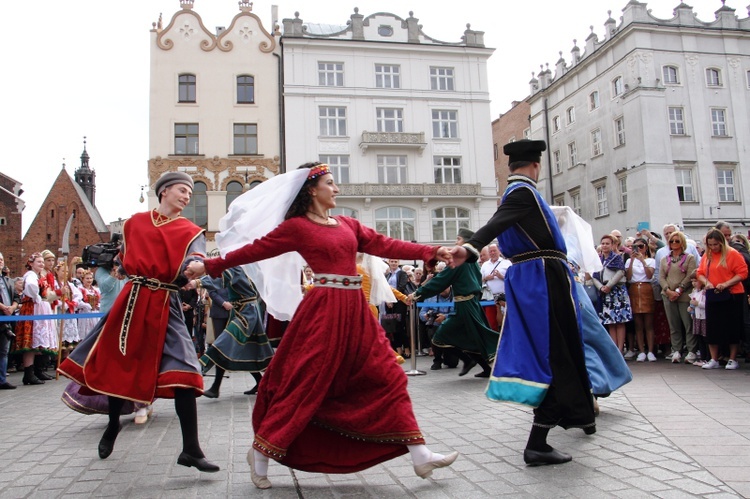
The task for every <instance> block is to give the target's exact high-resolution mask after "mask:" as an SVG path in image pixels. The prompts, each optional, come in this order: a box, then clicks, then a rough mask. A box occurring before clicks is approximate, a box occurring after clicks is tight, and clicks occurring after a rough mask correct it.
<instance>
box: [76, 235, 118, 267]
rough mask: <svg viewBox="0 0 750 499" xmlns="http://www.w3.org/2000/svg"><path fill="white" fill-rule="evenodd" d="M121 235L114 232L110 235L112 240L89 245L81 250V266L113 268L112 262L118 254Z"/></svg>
mask: <svg viewBox="0 0 750 499" xmlns="http://www.w3.org/2000/svg"><path fill="white" fill-rule="evenodd" d="M121 240H122V234H119V233H117V232H115V233H114V234H112V240H111V241H110V242H108V243H96V244H90V245H88V246H85V247H84V248H83V254H82V255H81V258H82V259H83V262H82V263H83V264H84V265H86V266H88V267H104V268H108V269H111V268H112V267H113V266H114V260H115V257H116V256H117V254H118V253H120V244H121Z"/></svg>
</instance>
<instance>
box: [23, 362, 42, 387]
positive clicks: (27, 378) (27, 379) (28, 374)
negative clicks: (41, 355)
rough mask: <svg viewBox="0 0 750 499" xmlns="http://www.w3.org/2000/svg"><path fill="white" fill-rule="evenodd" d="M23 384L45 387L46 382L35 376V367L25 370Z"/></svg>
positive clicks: (25, 368)
mask: <svg viewBox="0 0 750 499" xmlns="http://www.w3.org/2000/svg"><path fill="white" fill-rule="evenodd" d="M23 384H24V385H43V384H44V381H42V380H41V379H39V378H37V377H36V376H35V375H34V366H29V367H24V368H23Z"/></svg>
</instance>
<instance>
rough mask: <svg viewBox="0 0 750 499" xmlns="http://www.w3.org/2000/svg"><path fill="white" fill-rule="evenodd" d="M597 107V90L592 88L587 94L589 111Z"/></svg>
mask: <svg viewBox="0 0 750 499" xmlns="http://www.w3.org/2000/svg"><path fill="white" fill-rule="evenodd" d="M598 108H599V91H598V90H594V91H593V92H591V93H590V94H589V111H593V110H594V109H598Z"/></svg>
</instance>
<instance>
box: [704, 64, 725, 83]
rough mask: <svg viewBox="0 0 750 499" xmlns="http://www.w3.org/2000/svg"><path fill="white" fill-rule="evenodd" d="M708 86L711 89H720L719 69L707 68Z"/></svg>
mask: <svg viewBox="0 0 750 499" xmlns="http://www.w3.org/2000/svg"><path fill="white" fill-rule="evenodd" d="M706 85H708V86H709V87H720V86H721V85H722V84H721V70H720V69H718V68H706Z"/></svg>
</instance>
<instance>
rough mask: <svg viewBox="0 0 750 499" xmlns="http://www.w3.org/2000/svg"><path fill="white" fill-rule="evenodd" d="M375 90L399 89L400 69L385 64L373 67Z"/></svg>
mask: <svg viewBox="0 0 750 499" xmlns="http://www.w3.org/2000/svg"><path fill="white" fill-rule="evenodd" d="M375 87H376V88H401V67H400V66H391V65H385V64H376V65H375Z"/></svg>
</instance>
